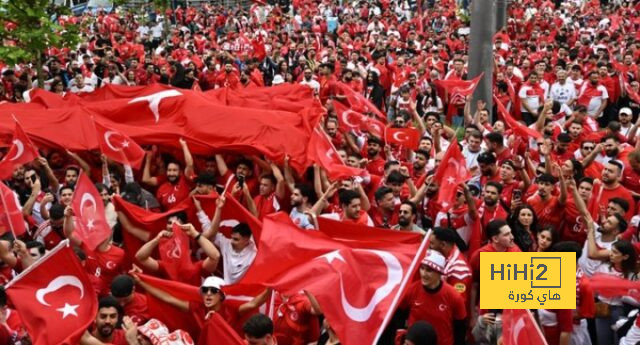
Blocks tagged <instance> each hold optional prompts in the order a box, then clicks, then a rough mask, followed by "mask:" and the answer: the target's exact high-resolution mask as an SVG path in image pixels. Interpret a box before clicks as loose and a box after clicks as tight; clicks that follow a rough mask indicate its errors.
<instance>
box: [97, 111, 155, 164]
mask: <svg viewBox="0 0 640 345" xmlns="http://www.w3.org/2000/svg"><path fill="white" fill-rule="evenodd" d="M94 125H95V127H96V135H97V138H98V145H100V151H102V153H104V154H105V155H106V156H107V157H109V158H111V159H113V160H114V161H116V162H118V163H121V164H127V165H131V166H132V167H134V168H139V167H140V165H141V164H142V160H143V159H144V150H143V149H142V147H140V145H138V144H136V142H135V141H133V140H131V138H129V137H128V136H127V135H125V134H123V133H122V132H120V131H116V130H114V129H111V128H108V127H106V126H104V125H102V124H100V123H99V122H98V121H94Z"/></svg>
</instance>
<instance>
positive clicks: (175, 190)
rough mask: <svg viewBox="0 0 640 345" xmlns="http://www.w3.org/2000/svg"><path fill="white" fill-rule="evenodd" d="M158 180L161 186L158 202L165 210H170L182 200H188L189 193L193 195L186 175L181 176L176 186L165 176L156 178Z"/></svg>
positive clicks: (157, 195)
mask: <svg viewBox="0 0 640 345" xmlns="http://www.w3.org/2000/svg"><path fill="white" fill-rule="evenodd" d="M156 179H157V180H158V186H159V187H158V191H157V192H156V198H157V199H158V202H160V205H161V206H162V209H163V210H168V209H170V208H172V207H173V206H175V205H177V204H178V203H179V202H181V201H182V200H184V199H186V198H188V197H189V193H191V187H190V185H189V182H188V181H187V179H186V178H185V177H184V175H180V177H179V178H178V182H177V183H176V184H175V185H174V184H172V183H171V182H169V181H168V180H167V176H165V175H161V176H156Z"/></svg>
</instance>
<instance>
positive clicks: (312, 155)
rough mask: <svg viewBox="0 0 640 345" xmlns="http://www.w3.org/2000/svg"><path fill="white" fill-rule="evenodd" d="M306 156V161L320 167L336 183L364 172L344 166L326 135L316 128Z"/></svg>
mask: <svg viewBox="0 0 640 345" xmlns="http://www.w3.org/2000/svg"><path fill="white" fill-rule="evenodd" d="M307 154H308V159H309V160H310V161H312V162H316V163H317V164H318V165H320V166H321V167H322V168H323V169H324V170H325V171H326V172H327V176H328V177H329V179H331V180H334V181H336V180H341V179H344V178H351V177H353V176H361V175H363V174H364V170H362V169H358V168H352V167H348V166H346V165H345V164H344V162H343V161H342V159H340V156H338V152H337V151H336V149H335V147H333V144H332V143H331V141H330V140H329V138H328V137H327V135H326V134H325V133H324V132H322V131H321V130H320V129H319V128H316V130H315V131H313V134H312V135H311V140H309V151H308V153H307Z"/></svg>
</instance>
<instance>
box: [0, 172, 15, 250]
mask: <svg viewBox="0 0 640 345" xmlns="http://www.w3.org/2000/svg"><path fill="white" fill-rule="evenodd" d="M0 183H4V182H0ZM7 188H9V187H7ZM9 190H11V189H9ZM0 202H2V208H4V215H5V217H7V223H8V224H9V230H11V234H12V235H13V238H14V239H16V238H17V236H16V232H15V230H14V229H13V228H14V226H13V222H12V221H11V217H10V216H9V209H8V208H7V201H6V200H5V198H4V192H3V191H2V190H0Z"/></svg>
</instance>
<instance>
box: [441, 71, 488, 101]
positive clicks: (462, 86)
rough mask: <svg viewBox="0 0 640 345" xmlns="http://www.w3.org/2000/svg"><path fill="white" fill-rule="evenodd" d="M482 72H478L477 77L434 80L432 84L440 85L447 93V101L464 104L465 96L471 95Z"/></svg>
mask: <svg viewBox="0 0 640 345" xmlns="http://www.w3.org/2000/svg"><path fill="white" fill-rule="evenodd" d="M482 76H484V73H480V75H478V76H477V77H475V78H473V79H471V80H455V79H447V80H436V81H435V82H434V84H435V85H436V86H439V87H441V88H442V89H444V91H445V92H446V93H447V94H448V95H449V102H450V103H452V104H464V103H465V102H466V97H467V96H469V95H472V94H473V92H474V91H475V90H476V87H478V83H480V79H482Z"/></svg>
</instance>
